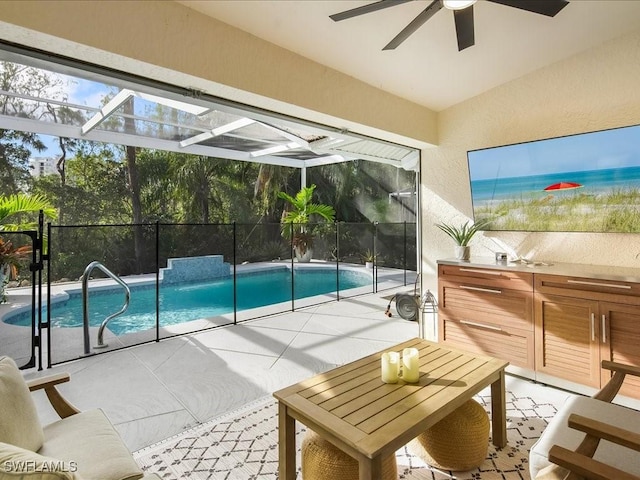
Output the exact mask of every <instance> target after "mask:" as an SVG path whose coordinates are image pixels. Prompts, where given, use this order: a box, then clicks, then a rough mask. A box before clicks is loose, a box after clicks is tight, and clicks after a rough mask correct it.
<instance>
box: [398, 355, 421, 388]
mask: <svg viewBox="0 0 640 480" xmlns="http://www.w3.org/2000/svg"><path fill="white" fill-rule="evenodd" d="M419 359H420V355H419V353H418V349H417V348H405V349H404V350H402V379H403V380H404V381H405V382H407V383H417V382H418V381H419V380H420V365H418V360H419Z"/></svg>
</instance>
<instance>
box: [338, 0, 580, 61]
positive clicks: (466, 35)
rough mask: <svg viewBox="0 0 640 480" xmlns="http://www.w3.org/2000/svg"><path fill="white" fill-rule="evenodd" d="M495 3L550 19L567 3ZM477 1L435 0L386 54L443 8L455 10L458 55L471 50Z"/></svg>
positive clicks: (391, 3) (355, 12) (396, 0)
mask: <svg viewBox="0 0 640 480" xmlns="http://www.w3.org/2000/svg"><path fill="white" fill-rule="evenodd" d="M411 1H413V0H380V1H378V2H375V3H370V4H368V5H363V6H361V7H357V8H352V9H351V10H345V11H344V12H340V13H335V14H333V15H329V18H331V19H332V20H334V21H336V22H339V21H340V20H346V19H348V18H352V17H357V16H359V15H364V14H365V13H371V12H377V11H378V10H382V9H384V8H389V7H395V6H396V5H400V4H402V3H407V2H411ZM487 1H489V2H493V3H500V4H502V5H506V6H508V7H514V8H519V9H521V10H526V11H528V12H533V13H539V14H540V15H546V16H548V17H555V16H556V14H557V13H558V12H559V11H560V10H562V9H563V8H564V7H566V6H567V5H568V4H569V2H568V1H567V0H487ZM474 3H476V0H433V1H432V2H431V4H429V6H428V7H427V8H425V9H424V10H423V11H422V12H420V14H419V15H418V16H417V17H416V18H414V19H413V21H412V22H411V23H409V25H407V26H406V27H405V28H404V29H403V30H402V31H401V32H400V33H399V34H398V35H396V36H395V37H394V39H393V40H391V41H390V42H389V43H388V44H387V45H386V46H385V47H384V48H383V50H393V49H395V48H396V47H398V46H399V45H400V44H401V43H402V42H404V41H405V40H406V39H407V38H409V37H410V36H411V35H412V34H413V33H414V32H415V31H416V30H418V28H420V27H421V26H422V25H423V24H424V23H425V22H426V21H427V20H429V19H430V18H431V17H432V16H433V15H435V14H436V13H437V12H438V11H439V10H440V9H441V8H442V7H445V8H447V9H449V10H453V18H454V20H455V25H456V36H457V37H458V51H462V50H464V49H465V48H468V47H471V46H472V45H474V43H475V34H474V28H473V4H474Z"/></svg>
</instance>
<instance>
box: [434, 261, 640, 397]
mask: <svg viewBox="0 0 640 480" xmlns="http://www.w3.org/2000/svg"><path fill="white" fill-rule="evenodd" d="M438 263H439V265H438V290H439V299H438V301H439V312H438V340H439V341H440V342H443V343H445V344H450V345H455V346H458V347H460V348H464V349H467V350H469V351H473V352H477V353H484V354H487V355H491V356H495V357H498V358H502V359H504V360H508V361H509V362H510V363H511V365H513V366H515V367H521V368H523V369H525V370H524V371H525V372H527V373H524V376H528V377H530V378H536V379H539V380H541V381H545V383H553V382H548V381H547V380H548V379H550V378H551V379H558V381H557V382H556V384H558V385H562V381H560V380H562V379H563V380H567V381H570V382H573V383H575V384H578V385H584V386H587V387H592V388H594V389H598V388H600V387H601V386H602V385H604V384H605V383H606V382H607V380H608V379H609V378H610V372H609V371H608V370H603V369H601V368H600V363H601V361H602V360H613V361H617V362H622V363H628V364H632V365H637V366H640V270H638V269H629V268H626V269H624V268H617V267H601V266H592V265H569V264H564V265H562V264H559V265H554V266H544V267H537V268H527V267H525V266H518V265H516V266H512V265H513V264H509V266H506V265H497V264H495V262H490V261H486V262H474V261H472V262H459V261H457V260H456V261H453V260H452V261H439V262H438ZM514 373H521V372H514ZM620 393H621V394H623V395H626V396H629V397H633V398H640V379H636V378H635V377H629V378H627V379H625V383H624V385H623V387H622V389H621V391H620Z"/></svg>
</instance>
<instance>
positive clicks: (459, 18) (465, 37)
mask: <svg viewBox="0 0 640 480" xmlns="http://www.w3.org/2000/svg"><path fill="white" fill-rule="evenodd" d="M453 18H454V20H455V22H456V36H457V37H458V51H459V52H461V51H462V50H464V49H465V48H469V47H471V46H473V45H474V44H475V43H476V41H475V33H474V29H473V5H471V6H470V7H467V8H465V9H464V10H454V11H453Z"/></svg>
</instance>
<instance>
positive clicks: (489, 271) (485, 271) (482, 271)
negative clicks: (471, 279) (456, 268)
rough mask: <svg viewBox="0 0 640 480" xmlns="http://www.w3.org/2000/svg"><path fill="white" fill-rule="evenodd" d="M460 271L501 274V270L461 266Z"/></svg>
mask: <svg viewBox="0 0 640 480" xmlns="http://www.w3.org/2000/svg"><path fill="white" fill-rule="evenodd" d="M460 271H461V272H471V273H484V274H485V275H496V276H498V277H499V276H501V275H502V272H496V271H494V270H478V269H476V268H461V269H460Z"/></svg>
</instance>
